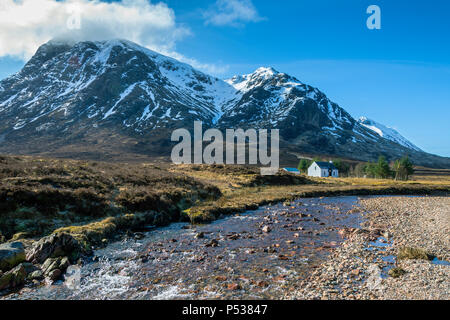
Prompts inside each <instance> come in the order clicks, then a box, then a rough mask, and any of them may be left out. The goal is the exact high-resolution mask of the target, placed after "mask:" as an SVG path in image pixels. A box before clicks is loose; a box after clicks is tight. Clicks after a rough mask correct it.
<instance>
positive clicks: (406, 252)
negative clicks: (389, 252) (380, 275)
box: [397, 247, 434, 260]
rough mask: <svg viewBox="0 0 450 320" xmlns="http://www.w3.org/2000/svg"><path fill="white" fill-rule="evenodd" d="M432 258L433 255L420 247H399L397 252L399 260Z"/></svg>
mask: <svg viewBox="0 0 450 320" xmlns="http://www.w3.org/2000/svg"><path fill="white" fill-rule="evenodd" d="M433 258H434V257H433V255H431V254H429V253H427V252H426V251H425V250H423V249H420V248H411V247H401V248H400V249H399V251H398V254H397V259H399V260H405V259H411V260H433Z"/></svg>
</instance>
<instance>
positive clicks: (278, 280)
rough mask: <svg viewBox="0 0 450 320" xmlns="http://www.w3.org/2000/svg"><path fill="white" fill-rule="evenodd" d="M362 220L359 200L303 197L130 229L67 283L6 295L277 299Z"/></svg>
mask: <svg viewBox="0 0 450 320" xmlns="http://www.w3.org/2000/svg"><path fill="white" fill-rule="evenodd" d="M362 221H363V212H362V211H361V210H360V209H359V203H358V198H357V197H338V198H315V199H302V200H299V201H295V202H289V203H284V204H277V205H273V206H267V207H262V208H260V209H258V210H255V211H250V212H247V213H245V214H242V215H235V216H230V217H227V218H225V219H221V220H218V221H215V222H213V223H211V224H207V225H197V226H192V225H189V224H187V223H176V224H172V225H171V226H169V227H166V228H158V229H155V230H151V231H148V232H142V233H135V234H130V235H129V237H126V238H124V239H123V240H122V241H117V242H115V243H112V244H109V245H108V246H107V247H106V248H104V249H100V250H96V251H95V252H94V256H93V257H92V258H91V259H90V260H89V261H85V262H84V263H83V264H82V265H80V266H78V265H75V266H70V267H69V268H68V271H67V274H66V275H65V277H64V278H65V281H61V280H60V281H57V282H56V283H54V284H52V285H51V284H47V285H45V284H42V283H41V284H38V285H36V284H29V285H26V286H25V287H24V288H23V289H21V290H20V291H18V292H16V293H14V294H10V295H7V296H6V297H5V298H7V299H280V298H282V297H283V296H284V295H285V293H286V292H290V291H292V290H294V289H295V288H296V284H297V283H298V282H299V279H304V278H305V277H307V276H308V275H309V274H311V272H313V270H314V269H315V268H317V267H318V266H319V265H320V264H321V263H322V262H323V261H324V260H325V259H326V257H327V256H328V255H329V253H330V251H332V249H333V248H335V247H337V246H339V244H340V243H342V241H343V240H344V238H343V236H342V234H340V233H339V232H340V231H341V230H344V229H345V228H358V227H359V225H360V223H361V222H362Z"/></svg>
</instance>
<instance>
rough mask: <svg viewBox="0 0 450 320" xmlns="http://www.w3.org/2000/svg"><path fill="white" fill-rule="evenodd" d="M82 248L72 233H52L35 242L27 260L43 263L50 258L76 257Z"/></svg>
mask: <svg viewBox="0 0 450 320" xmlns="http://www.w3.org/2000/svg"><path fill="white" fill-rule="evenodd" d="M81 250H82V249H81V246H80V244H79V243H78V241H77V240H76V239H75V238H73V237H72V236H71V235H70V234H67V233H60V234H52V235H50V236H48V237H44V238H42V239H41V240H39V241H38V242H36V243H34V244H33V247H32V248H31V250H30V251H29V252H28V253H27V261H30V262H33V263H43V262H44V261H45V260H47V259H48V258H55V257H61V256H71V257H72V258H74V259H75V258H76V257H75V256H77V255H78V254H79V253H80V252H81Z"/></svg>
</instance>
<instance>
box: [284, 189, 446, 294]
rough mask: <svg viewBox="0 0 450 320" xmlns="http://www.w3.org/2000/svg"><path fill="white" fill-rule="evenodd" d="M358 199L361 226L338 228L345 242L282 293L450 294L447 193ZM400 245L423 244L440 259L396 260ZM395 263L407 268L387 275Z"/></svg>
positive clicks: (422, 246) (427, 251) (398, 266)
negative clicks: (363, 215)
mask: <svg viewBox="0 0 450 320" xmlns="http://www.w3.org/2000/svg"><path fill="white" fill-rule="evenodd" d="M360 203H361V210H364V211H366V212H368V213H367V215H366V216H367V221H366V222H365V223H364V224H363V228H362V229H346V230H341V234H342V236H344V237H346V238H347V240H346V241H345V242H344V244H343V245H342V246H341V247H339V248H337V249H336V250H335V251H334V252H333V253H332V254H331V256H330V259H329V260H327V262H325V263H324V264H322V265H321V266H320V267H319V268H317V270H316V271H314V272H313V274H312V275H311V276H310V277H309V278H308V279H306V280H304V281H301V282H300V283H299V289H298V290H297V291H296V292H295V294H294V295H290V296H287V297H286V298H291V299H443V300H448V299H450V264H449V263H448V262H449V261H450V250H449V249H450V198H449V197H377V198H364V199H361V200H360ZM402 247H412V248H419V249H423V250H425V252H426V253H427V254H429V255H430V256H434V257H436V258H437V259H439V260H440V261H436V260H434V261H429V260H398V259H396V256H397V254H398V252H399V250H400V249H401V248H402ZM436 258H435V259H436ZM431 259H433V258H431ZM395 267H397V268H400V269H402V270H403V271H405V272H406V273H404V274H402V275H400V276H399V277H398V278H393V277H391V276H389V275H388V274H389V270H391V269H393V268H395ZM391 272H392V271H391Z"/></svg>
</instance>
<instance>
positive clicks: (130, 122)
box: [0, 40, 448, 163]
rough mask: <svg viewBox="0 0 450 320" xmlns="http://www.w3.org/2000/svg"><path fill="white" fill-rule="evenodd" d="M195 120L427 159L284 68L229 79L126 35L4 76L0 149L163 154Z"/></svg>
mask: <svg viewBox="0 0 450 320" xmlns="http://www.w3.org/2000/svg"><path fill="white" fill-rule="evenodd" d="M195 120H200V121H203V123H204V127H218V128H220V129H227V128H235V129H237V128H266V129H277V128H278V129H280V134H281V137H282V139H283V140H282V141H281V142H282V147H283V148H284V147H286V148H287V149H289V150H290V151H289V152H291V153H295V152H302V153H303V152H307V153H315V154H327V155H335V156H343V157H350V158H355V159H361V160H374V159H376V158H377V157H378V156H379V155H380V154H383V155H386V156H387V157H388V158H398V157H401V156H403V155H404V154H407V153H408V154H410V156H411V158H413V159H417V160H418V161H425V160H424V159H425V158H426V157H424V154H425V153H423V152H420V151H419V150H418V149H417V148H416V147H414V148H413V147H412V146H410V145H405V144H404V143H403V141H400V140H388V139H385V137H381V136H380V135H379V134H377V133H376V132H374V131H373V130H372V129H371V128H368V127H366V125H365V124H362V123H359V122H358V121H356V120H355V119H354V118H353V117H351V116H350V114H348V113H347V112H346V111H345V110H344V109H343V108H341V107H340V106H338V105H337V104H336V103H333V102H332V101H330V99H328V98H327V96H326V95H325V94H324V93H323V92H321V91H320V90H318V89H317V88H313V87H311V86H309V85H307V84H305V83H303V82H301V81H299V80H298V79H296V78H294V77H292V76H289V75H287V74H285V73H280V72H277V71H276V70H274V69H272V68H259V69H257V70H256V71H255V72H253V73H251V74H248V75H243V76H236V77H233V78H232V79H229V80H226V81H223V80H220V79H218V78H216V77H212V76H210V75H207V74H205V73H202V72H200V71H197V70H195V69H194V68H192V67H191V66H189V65H187V64H184V63H181V62H179V61H177V60H175V59H172V58H169V57H166V56H164V55H161V54H159V53H156V52H154V51H151V50H148V49H146V48H143V47H141V46H139V45H137V44H135V43H132V42H130V41H126V40H109V41H98V42H90V41H88V42H78V43H71V42H66V41H50V42H48V43H46V44H44V45H42V46H41V47H40V48H39V49H38V50H37V52H36V54H35V55H34V56H33V57H32V58H31V60H30V61H29V62H28V63H27V64H26V65H25V66H24V68H23V69H22V70H21V71H20V72H18V73H16V74H15V75H13V76H11V77H8V78H6V79H4V80H3V81H0V142H1V143H0V152H8V153H22V154H30V153H33V154H48V155H57V156H68V157H78V158H80V157H85V158H98V159H105V158H108V156H111V157H116V156H117V155H119V157H122V156H123V155H124V154H131V155H136V156H148V155H152V156H154V155H167V154H170V150H171V146H172V143H171V141H170V137H171V132H172V130H173V129H174V128H181V127H183V128H188V129H191V128H192V127H193V122H194V121H195ZM436 158H437V159H438V160H436V159H435V160H436V161H438V162H439V161H440V160H439V159H443V158H439V157H436ZM445 161H446V162H445V163H448V159H445Z"/></svg>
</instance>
